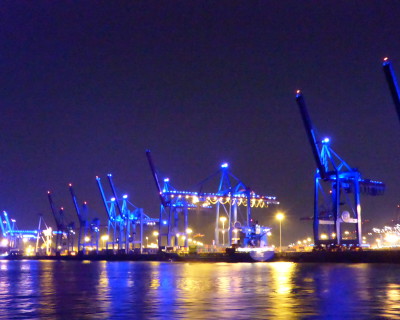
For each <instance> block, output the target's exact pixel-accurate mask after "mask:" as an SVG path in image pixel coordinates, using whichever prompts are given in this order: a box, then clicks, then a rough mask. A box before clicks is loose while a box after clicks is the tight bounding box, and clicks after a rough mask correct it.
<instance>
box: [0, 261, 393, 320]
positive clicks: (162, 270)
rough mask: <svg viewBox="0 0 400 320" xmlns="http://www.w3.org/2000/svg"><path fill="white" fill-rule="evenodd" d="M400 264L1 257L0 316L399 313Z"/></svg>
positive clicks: (358, 315)
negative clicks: (33, 259)
mask: <svg viewBox="0 0 400 320" xmlns="http://www.w3.org/2000/svg"><path fill="white" fill-rule="evenodd" d="M399 301H400V265H397V264H393V265H391V264H295V263H289V262H276V263H254V264H251V263H237V264H228V263H159V262H74V261H4V260H2V261H0V303H1V306H2V310H1V313H0V319H150V318H158V319H179V318H181V319H285V320H288V319H322V318H324V319H371V318H372V319H377V318H378V319H400V316H399V314H400V303H399Z"/></svg>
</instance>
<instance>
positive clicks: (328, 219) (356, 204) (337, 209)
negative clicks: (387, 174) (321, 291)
mask: <svg viewBox="0 0 400 320" xmlns="http://www.w3.org/2000/svg"><path fill="white" fill-rule="evenodd" d="M296 101H297V104H298V106H299V108H300V114H301V117H302V120H303V124H304V128H305V130H306V133H307V138H308V141H309V143H310V145H311V149H312V152H313V155H314V160H315V162H316V165H317V171H316V173H315V176H314V183H315V184H314V222H313V231H314V243H315V245H316V249H323V247H325V248H328V249H331V250H333V249H334V248H339V246H342V245H348V246H351V247H352V248H358V247H359V246H361V240H362V232H361V225H362V220H361V218H362V216H361V204H360V193H364V194H367V195H372V196H376V195H382V194H383V193H384V190H385V185H384V184H383V183H382V182H380V181H372V180H369V179H362V178H361V173H360V172H359V171H358V170H357V169H354V168H351V167H350V166H349V165H348V164H347V163H346V162H345V161H344V160H343V159H342V158H341V157H339V155H338V154H337V153H335V152H334V151H333V150H332V148H331V147H330V141H329V139H328V138H325V139H323V140H319V139H318V138H317V135H316V131H315V129H314V127H313V124H312V122H311V119H310V116H309V114H308V110H307V107H306V104H305V101H304V97H303V94H302V93H301V92H300V90H299V91H297V94H296ZM344 226H346V227H348V228H350V230H351V229H353V230H351V231H348V230H343V228H344ZM335 250H336V249H335Z"/></svg>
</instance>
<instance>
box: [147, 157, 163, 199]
mask: <svg viewBox="0 0 400 320" xmlns="http://www.w3.org/2000/svg"><path fill="white" fill-rule="evenodd" d="M146 157H147V161H148V162H149V165H150V170H151V173H152V175H153V178H154V182H155V183H156V188H157V190H158V194H159V196H160V200H161V204H162V205H163V206H164V207H166V206H167V203H166V201H165V199H164V197H163V195H162V191H161V187H160V182H159V181H158V176H157V171H156V168H155V166H154V163H153V158H152V157H151V152H150V150H146Z"/></svg>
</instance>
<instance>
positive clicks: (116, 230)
mask: <svg viewBox="0 0 400 320" xmlns="http://www.w3.org/2000/svg"><path fill="white" fill-rule="evenodd" d="M107 178H108V181H109V185H110V189H111V192H112V197H111V198H110V200H107V198H106V196H105V192H104V189H103V186H102V184H101V180H100V178H99V177H96V181H97V186H98V188H99V191H100V195H101V198H102V200H103V203H104V207H105V209H106V211H107V215H108V240H107V243H106V248H107V249H108V246H109V245H111V246H112V250H114V249H117V250H118V252H119V253H126V254H127V253H129V252H130V251H131V250H139V251H140V252H142V250H143V234H144V230H143V228H144V227H145V226H154V225H155V222H156V219H152V218H150V217H149V216H147V215H146V214H145V213H144V212H143V209H141V208H137V207H136V206H134V205H133V204H132V203H131V202H129V200H128V195H126V194H125V195H123V196H122V197H118V195H117V191H116V188H115V186H114V182H113V179H112V174H108V175H107ZM137 226H139V232H137V231H136V229H137ZM137 246H138V248H137Z"/></svg>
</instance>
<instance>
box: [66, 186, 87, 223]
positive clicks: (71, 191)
mask: <svg viewBox="0 0 400 320" xmlns="http://www.w3.org/2000/svg"><path fill="white" fill-rule="evenodd" d="M69 192H70V193H71V197H72V202H73V203H74V207H75V211H76V214H77V215H78V219H79V222H80V223H84V222H85V220H86V219H85V218H84V217H83V216H82V214H81V212H80V210H79V205H78V201H77V199H76V195H75V192H74V189H73V188H72V184H71V183H70V184H69Z"/></svg>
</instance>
